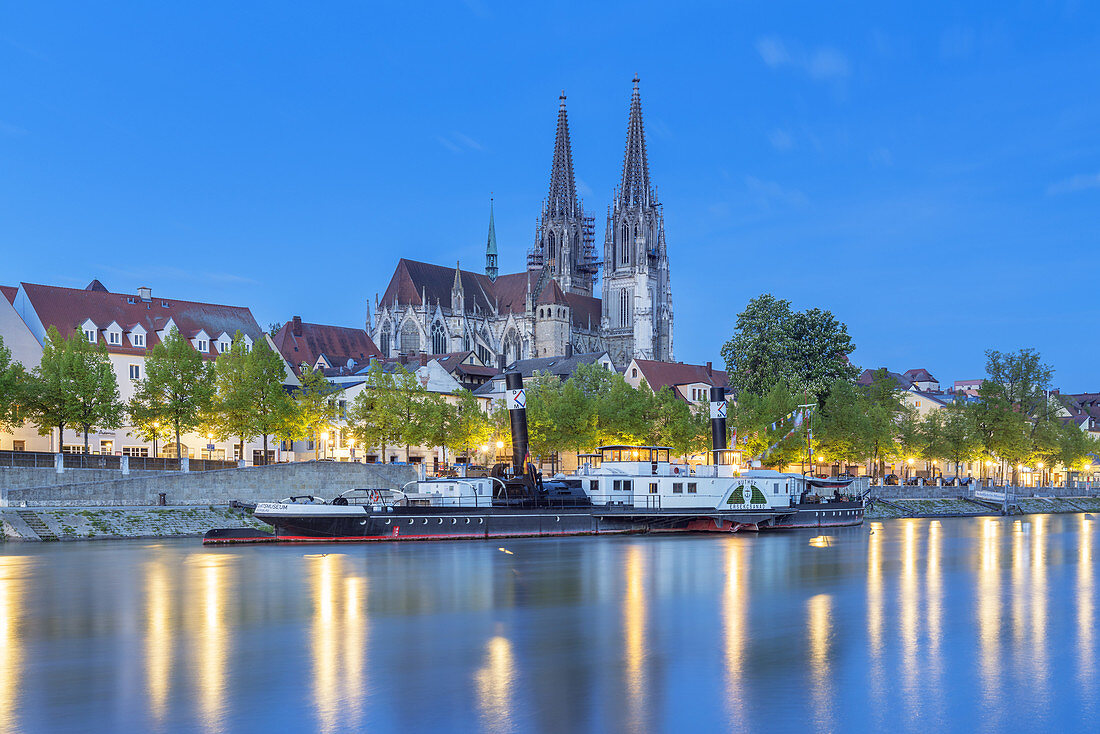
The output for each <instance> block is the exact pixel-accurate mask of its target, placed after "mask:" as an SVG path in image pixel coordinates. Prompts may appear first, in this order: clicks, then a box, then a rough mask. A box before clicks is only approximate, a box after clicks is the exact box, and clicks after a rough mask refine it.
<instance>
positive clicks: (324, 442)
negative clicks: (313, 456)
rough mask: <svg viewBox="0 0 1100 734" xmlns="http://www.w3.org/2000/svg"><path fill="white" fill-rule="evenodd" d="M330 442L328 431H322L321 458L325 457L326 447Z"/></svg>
mask: <svg viewBox="0 0 1100 734" xmlns="http://www.w3.org/2000/svg"><path fill="white" fill-rule="evenodd" d="M327 444H328V431H321V458H322V459H323V458H325V453H326V451H325V449H326V448H327Z"/></svg>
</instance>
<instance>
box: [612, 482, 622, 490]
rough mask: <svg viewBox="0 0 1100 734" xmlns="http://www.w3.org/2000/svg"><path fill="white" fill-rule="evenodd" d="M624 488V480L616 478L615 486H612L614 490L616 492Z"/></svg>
mask: <svg viewBox="0 0 1100 734" xmlns="http://www.w3.org/2000/svg"><path fill="white" fill-rule="evenodd" d="M622 488H623V482H622V480H621V479H616V480H615V486H614V487H612V491H614V492H618V491H619V490H620V489H622Z"/></svg>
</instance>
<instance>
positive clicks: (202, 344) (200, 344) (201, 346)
mask: <svg viewBox="0 0 1100 734" xmlns="http://www.w3.org/2000/svg"><path fill="white" fill-rule="evenodd" d="M195 349H198V350H199V351H200V352H206V351H208V350H209V349H210V342H208V341H206V340H205V339H196V340H195Z"/></svg>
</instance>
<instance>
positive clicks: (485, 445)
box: [481, 443, 489, 451]
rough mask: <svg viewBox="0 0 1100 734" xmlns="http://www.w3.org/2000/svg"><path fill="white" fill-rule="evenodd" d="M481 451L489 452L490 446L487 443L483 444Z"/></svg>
mask: <svg viewBox="0 0 1100 734" xmlns="http://www.w3.org/2000/svg"><path fill="white" fill-rule="evenodd" d="M481 450H482V451H488V450H489V444H487V443H483V444H481Z"/></svg>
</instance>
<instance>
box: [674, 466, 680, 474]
mask: <svg viewBox="0 0 1100 734" xmlns="http://www.w3.org/2000/svg"><path fill="white" fill-rule="evenodd" d="M672 473H673V474H679V473H680V467H678V466H674V467H672Z"/></svg>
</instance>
